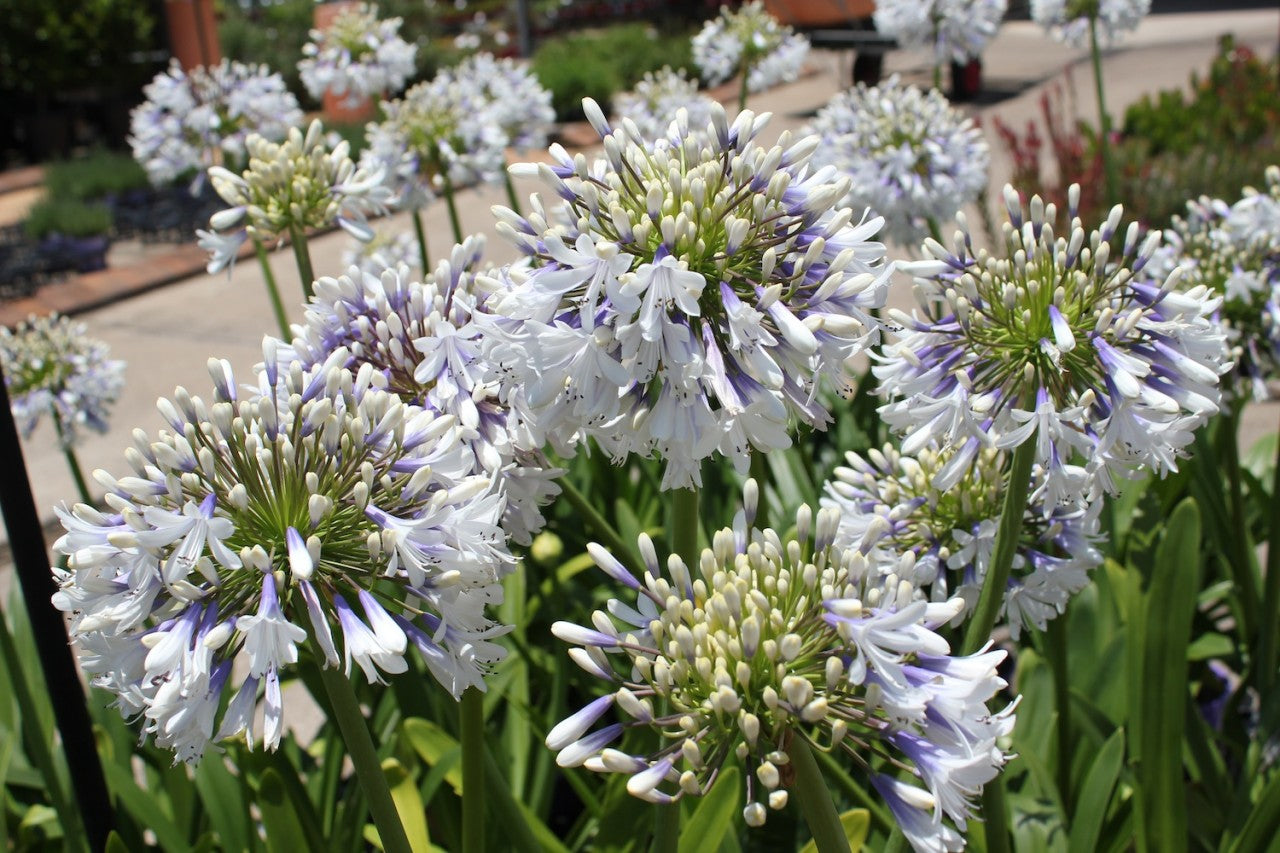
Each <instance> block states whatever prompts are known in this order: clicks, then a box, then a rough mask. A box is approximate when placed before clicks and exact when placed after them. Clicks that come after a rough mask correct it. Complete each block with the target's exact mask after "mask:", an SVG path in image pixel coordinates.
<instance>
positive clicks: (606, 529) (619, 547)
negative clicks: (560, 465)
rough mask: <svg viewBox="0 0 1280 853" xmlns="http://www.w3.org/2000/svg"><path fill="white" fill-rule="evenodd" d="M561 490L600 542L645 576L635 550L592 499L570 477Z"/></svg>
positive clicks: (630, 567)
mask: <svg viewBox="0 0 1280 853" xmlns="http://www.w3.org/2000/svg"><path fill="white" fill-rule="evenodd" d="M560 492H561V494H563V495H564V497H565V500H567V501H569V503H570V504H572V505H573V508H574V509H575V510H576V511H577V513H578V515H579V516H580V517H581V518H582V520H583V521H584V522H586V525H587V528H588V529H589V530H590V531H591V535H592V536H593V537H594V538H596V539H598V540H600V544H601V545H603V546H604V547H605V548H607V549H609V553H610V554H612V555H613V556H615V557H617V558H618V560H619V561H620V562H621V563H622V564H623V565H624V566H626V567H627V568H628V569H630V570H631V571H633V572H635V573H636V574H637V575H638V576H641V577H643V576H644V571H645V570H644V566H642V565H640V564H639V563H638V562H637V561H636V560H635V558H634V557H632V554H633V551H632V549H631V548H630V547H629V546H628V545H627V543H626V542H624V541H623V540H622V535H621V534H619V533H618V531H617V530H615V529H614V527H613V525H612V524H610V523H609V522H608V521H607V520H606V519H605V517H604V516H603V515H601V514H600V511H599V510H598V509H596V508H595V506H594V505H593V504H592V503H591V501H589V500H587V497H586V495H584V494H582V492H580V491H578V489H577V487H576V486H574V485H573V483H571V482H569V480H568V479H562V480H560Z"/></svg>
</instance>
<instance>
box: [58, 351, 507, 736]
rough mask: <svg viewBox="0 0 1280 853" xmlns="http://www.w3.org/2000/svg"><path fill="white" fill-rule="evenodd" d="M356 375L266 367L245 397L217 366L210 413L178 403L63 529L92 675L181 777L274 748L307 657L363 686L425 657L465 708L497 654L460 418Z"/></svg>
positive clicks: (70, 590)
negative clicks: (360, 676)
mask: <svg viewBox="0 0 1280 853" xmlns="http://www.w3.org/2000/svg"><path fill="white" fill-rule="evenodd" d="M346 358H347V353H346V352H345V351H337V352H335V353H334V354H333V355H332V357H331V358H330V359H329V360H328V361H327V362H326V363H324V364H320V365H316V366H315V367H314V368H312V369H310V370H304V368H303V367H302V365H301V364H299V363H297V362H294V363H292V364H290V365H289V366H288V367H286V368H283V369H279V370H277V365H276V364H275V363H274V362H273V361H272V360H271V359H270V358H268V359H267V362H266V365H265V367H264V369H263V370H262V371H261V373H260V375H259V380H260V381H259V384H258V387H257V388H256V390H253V391H252V392H250V393H246V392H245V391H244V390H243V389H242V388H241V387H240V386H238V385H237V384H236V382H235V378H234V377H233V376H232V374H231V369H230V366H229V365H228V364H227V363H226V362H225V361H220V360H217V359H211V360H210V363H209V370H210V374H211V376H212V377H213V381H214V393H213V396H212V398H211V399H209V400H208V401H207V402H206V401H205V400H203V399H201V398H199V397H195V396H192V395H191V394H189V393H188V392H187V391H185V390H184V389H181V388H179V389H178V390H177V391H176V392H175V394H174V397H173V399H172V400H161V401H160V403H159V408H160V412H161V415H162V416H163V418H164V420H165V422H166V428H165V429H163V430H161V431H160V432H158V433H157V434H156V435H155V437H154V438H152V437H150V436H148V435H147V434H146V433H145V432H143V431H142V430H138V431H136V432H135V446H133V447H131V448H129V449H128V450H127V451H126V452H125V458H126V460H127V461H128V463H129V467H130V468H131V469H132V470H131V472H130V473H129V474H127V475H126V476H123V477H119V478H117V477H114V476H112V475H110V474H108V473H107V472H105V471H97V472H95V474H94V476H95V478H96V479H97V481H98V483H99V484H100V485H101V486H102V487H103V488H104V489H105V490H106V509H105V510H98V509H96V508H93V507H90V506H86V505H84V504H78V505H76V506H75V508H74V509H71V510H68V509H66V508H65V507H64V508H61V509H59V510H58V515H59V518H60V519H61V521H62V524H63V526H64V528H65V529H66V531H67V532H66V534H65V535H64V536H63V537H62V538H61V539H59V540H58V542H57V543H56V545H55V547H56V549H57V550H58V552H59V553H61V554H65V555H66V556H67V569H66V570H55V575H56V577H57V578H58V581H59V586H60V590H59V592H58V593H57V594H56V595H55V596H54V599H53V600H54V604H55V606H57V607H58V608H59V609H61V610H63V611H64V612H67V613H68V614H70V632H71V636H72V639H73V640H74V642H75V643H76V645H77V646H78V647H79V656H80V662H81V665H82V666H83V667H84V670H85V672H86V673H88V674H89V677H90V678H91V679H92V682H93V684H94V685H95V686H98V687H101V688H103V689H105V690H107V691H109V692H111V693H113V694H115V696H116V702H115V705H116V706H117V707H118V708H119V709H120V711H121V712H122V713H123V714H125V715H126V716H129V717H139V718H141V720H142V721H143V723H142V728H143V732H144V733H145V734H149V735H151V736H152V737H154V738H155V741H156V743H157V744H158V745H160V746H163V747H166V748H169V749H172V750H173V751H174V753H175V760H179V759H180V760H184V761H197V760H198V759H199V758H200V757H201V756H202V755H203V754H204V752H205V750H206V749H207V748H208V747H209V745H210V743H212V742H213V741H216V740H221V739H223V738H228V737H243V738H244V739H245V740H246V741H247V742H248V743H249V745H250V746H251V747H252V745H253V744H254V742H255V741H256V740H257V739H258V738H259V736H260V737H261V740H262V743H263V745H264V746H265V747H266V748H267V749H275V748H276V746H277V745H278V744H279V742H280V738H281V735H282V732H283V728H284V703H283V698H282V694H281V690H280V679H281V674H282V672H283V671H284V670H285V669H286V668H288V667H290V666H292V665H293V664H296V663H297V662H298V659H299V655H300V653H301V651H302V648H301V647H303V646H304V645H306V646H308V647H309V651H310V653H311V654H313V655H314V656H315V658H316V659H317V660H318V662H319V663H320V665H322V666H327V667H338V666H344V667H345V669H346V671H347V673H348V674H350V672H351V670H352V665H353V664H354V665H356V666H358V667H359V668H360V669H361V670H363V672H364V674H365V676H366V678H367V679H368V680H369V681H370V682H373V681H382V680H383V678H384V675H394V674H397V673H402V672H405V671H406V670H407V669H408V662H407V661H406V660H405V656H406V655H407V654H408V653H409V649H410V648H411V647H414V648H417V649H418V653H419V655H420V656H421V658H422V659H423V661H424V662H425V663H426V665H427V667H428V668H429V669H430V670H431V672H432V674H433V675H434V676H435V677H436V678H437V679H438V680H439V681H440V683H441V684H442V685H443V686H444V687H445V688H446V689H447V690H449V691H450V693H451V694H452V695H453V696H454V697H457V696H459V695H460V694H461V692H462V691H463V690H465V689H466V688H467V687H472V686H474V687H478V688H480V689H484V680H483V675H484V673H485V672H486V668H487V666H488V665H489V664H490V663H492V662H494V661H497V660H500V659H501V658H502V657H503V654H504V651H503V649H502V648H501V647H500V646H498V645H497V644H495V643H494V642H492V640H493V638H494V637H495V636H496V635H498V634H501V633H503V632H504V631H505V630H506V629H505V628H504V627H503V626H500V625H496V624H494V623H492V622H491V621H490V620H489V619H488V617H487V616H486V614H485V608H486V606H487V605H488V604H490V603H493V602H495V601H497V600H499V599H500V597H501V586H500V583H499V579H500V577H501V576H502V575H503V574H504V573H505V572H506V571H507V570H509V568H510V567H511V565H512V559H511V557H510V555H509V554H508V552H507V550H506V540H505V537H504V536H503V534H502V530H501V528H500V527H499V526H498V521H499V519H500V517H501V515H502V511H503V498H502V495H501V494H500V493H499V492H498V491H497V490H496V489H495V486H494V484H493V483H492V482H491V481H490V480H489V478H487V477H483V476H473V475H471V474H470V463H469V460H468V458H467V446H466V444H465V442H464V441H463V440H462V429H461V427H460V426H459V425H458V423H457V421H456V419H454V418H452V417H449V416H442V415H437V414H435V413H433V412H430V411H427V410H424V409H421V408H419V407H416V406H411V405H407V404H405V403H404V402H402V401H401V400H400V399H399V398H398V397H397V396H396V395H395V394H392V393H390V392H389V391H387V390H385V389H384V388H383V387H382V386H383V381H382V377H381V376H380V375H379V374H378V373H377V371H375V370H374V369H373V368H372V366H365V367H362V368H361V369H360V370H359V371H356V372H352V371H349V370H345V369H343V368H342V367H340V366H339V365H340V364H341V363H342V362H344V361H345V360H346ZM410 599H411V601H410ZM357 608H358V609H357ZM259 694H261V697H262V701H263V705H264V712H263V714H262V716H261V718H260V719H261V723H260V724H259V723H257V722H256V719H259V718H258V717H257V715H256V713H255V710H256V707H257V704H258V701H259ZM227 699H229V701H226V700H227ZM259 732H260V735H259Z"/></svg>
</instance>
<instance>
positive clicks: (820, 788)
mask: <svg viewBox="0 0 1280 853" xmlns="http://www.w3.org/2000/svg"><path fill="white" fill-rule="evenodd" d="M787 755H788V756H789V757H790V758H791V769H792V770H794V771H795V783H794V784H793V785H792V786H791V790H792V791H793V792H794V794H795V797H794V798H793V799H794V800H795V801H796V802H798V803H799V804H800V811H801V812H803V813H804V819H805V823H807V824H809V832H810V833H812V834H813V843H814V844H815V845H816V846H817V848H818V853H849V839H848V838H847V837H846V836H845V834H844V826H843V825H842V824H841V823H840V813H839V812H837V811H836V804H835V802H834V801H833V800H832V799H831V792H830V791H829V790H828V789H827V783H826V782H824V781H823V779H822V772H821V771H820V770H818V762H817V761H815V760H814V758H813V750H812V749H810V748H809V742H808V741H806V740H805V739H804V737H803V736H802V735H800V734H799V733H797V732H793V733H792V735H791V742H790V743H789V744H788V745H787Z"/></svg>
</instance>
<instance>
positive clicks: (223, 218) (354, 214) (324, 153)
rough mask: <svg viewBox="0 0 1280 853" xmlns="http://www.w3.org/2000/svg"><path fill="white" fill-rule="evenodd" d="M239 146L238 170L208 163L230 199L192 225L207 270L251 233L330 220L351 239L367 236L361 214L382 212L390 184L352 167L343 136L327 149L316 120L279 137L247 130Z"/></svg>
mask: <svg viewBox="0 0 1280 853" xmlns="http://www.w3.org/2000/svg"><path fill="white" fill-rule="evenodd" d="M245 147H246V149H247V150H248V153H249V166H248V168H246V169H245V171H244V173H243V174H242V175H237V174H234V173H233V172H230V171H228V170H227V169H223V168H221V167H219V166H214V167H213V168H211V169H210V170H209V180H210V181H212V183H213V188H214V189H215V190H217V191H218V195H220V196H222V199H223V201H225V202H227V204H229V205H231V207H230V208H228V209H226V210H222V211H219V212H218V213H215V214H214V215H213V216H211V217H210V218H209V226H210V229H211V230H209V231H197V232H196V234H197V235H198V236H199V238H200V241H199V244H200V248H202V249H205V250H207V251H209V252H210V260H209V265H208V271H209V273H210V274H212V273H216V272H218V271H220V270H223V269H227V268H229V267H230V266H231V264H232V262H233V261H234V260H235V257H236V253H237V252H238V251H239V249H240V246H241V245H242V244H243V243H244V241H245V240H247V239H248V238H249V237H250V236H253V237H256V238H257V239H259V240H261V241H262V242H264V243H265V242H268V241H270V240H275V239H277V238H278V237H280V236H281V235H284V234H287V233H289V231H290V229H292V228H299V229H303V230H306V229H310V228H323V227H326V226H329V225H333V224H335V223H336V224H338V225H340V226H342V228H343V229H345V230H346V231H347V232H348V233H350V234H351V235H352V236H354V237H356V238H357V239H360V240H371V239H373V230H372V229H371V228H370V227H369V224H368V222H367V219H366V217H368V216H369V215H375V214H381V213H385V212H386V210H387V204H388V203H389V202H390V200H391V192H390V190H388V189H387V188H386V187H385V186H383V183H382V174H381V173H380V172H377V171H373V172H370V171H366V170H365V169H363V168H360V169H358V168H356V164H355V163H353V162H352V161H351V158H350V157H349V156H348V152H349V151H350V146H349V145H348V143H347V142H345V141H343V142H339V143H338V145H337V146H336V147H335V148H333V149H332V150H330V149H329V148H328V147H327V146H326V145H325V141H324V129H323V128H322V127H321V125H320V122H319V121H314V122H312V123H311V126H310V127H309V128H308V129H307V132H306V135H305V136H304V135H303V133H302V131H301V130H299V129H298V128H296V127H295V128H291V129H290V130H289V135H288V137H287V138H286V139H285V141H284V142H282V143H275V142H271V141H270V140H268V139H264V138H262V137H260V136H257V135H251V136H250V137H249V139H248V140H247V142H246V143H245Z"/></svg>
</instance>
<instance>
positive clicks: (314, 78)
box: [298, 3, 418, 102]
mask: <svg viewBox="0 0 1280 853" xmlns="http://www.w3.org/2000/svg"><path fill="white" fill-rule="evenodd" d="M401 23H402V21H401V19H400V18H386V19H385V20H383V19H379V18H378V7H377V6H376V5H369V4H368V3H361V4H359V5H357V6H352V7H349V8H347V9H343V10H342V11H341V12H339V13H338V14H337V16H336V17H335V18H334V19H333V21H332V22H331V23H330V25H329V27H328V29H325V30H312V31H311V41H309V42H307V43H306V44H304V45H303V46H302V53H303V54H304V56H303V58H302V59H301V60H299V62H298V73H299V74H300V75H301V77H302V84H303V85H304V86H306V87H307V91H308V92H309V93H310V94H311V97H313V98H316V99H319V98H322V97H324V93H325V92H332V93H333V94H334V95H346V96H347V97H346V100H347V101H348V102H357V101H359V100H360V99H361V98H366V97H378V96H380V95H385V94H388V93H394V92H399V91H400V90H401V89H403V88H404V86H405V82H406V81H408V80H409V79H410V78H411V77H413V74H414V71H415V70H416V66H415V65H414V59H415V57H416V56H417V54H418V46H417V45H416V44H410V43H409V42H406V41H405V40H404V39H402V38H400V24H401Z"/></svg>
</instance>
